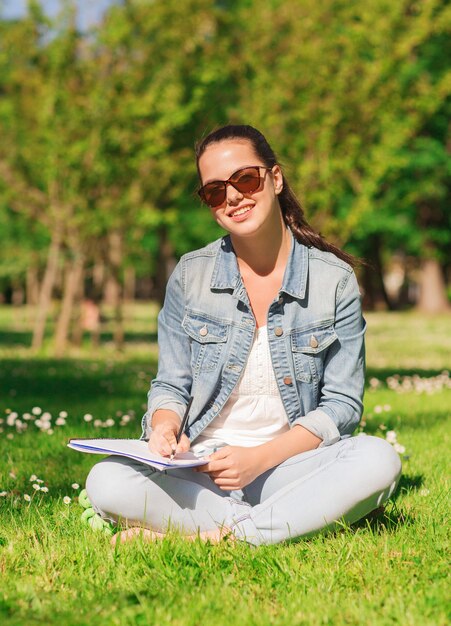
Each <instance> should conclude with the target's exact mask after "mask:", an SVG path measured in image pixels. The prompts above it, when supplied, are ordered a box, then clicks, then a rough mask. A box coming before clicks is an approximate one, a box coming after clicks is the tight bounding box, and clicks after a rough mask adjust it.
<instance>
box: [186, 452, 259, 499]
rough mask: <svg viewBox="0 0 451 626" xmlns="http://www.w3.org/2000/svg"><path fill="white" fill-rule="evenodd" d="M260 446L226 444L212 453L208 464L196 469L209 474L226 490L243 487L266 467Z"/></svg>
mask: <svg viewBox="0 0 451 626" xmlns="http://www.w3.org/2000/svg"><path fill="white" fill-rule="evenodd" d="M260 448H261V446H256V447H253V448H243V447H241V446H225V447H224V448H221V449H220V450H218V451H217V452H214V453H213V454H211V455H210V457H209V462H208V465H201V466H200V467H197V468H196V470H197V471H198V472H206V473H207V474H209V475H210V477H211V479H212V480H213V482H214V483H215V484H216V485H218V487H220V489H223V490H224V491H231V490H233V489H242V488H243V487H245V486H246V485H249V483H251V482H252V481H253V480H255V479H256V478H257V476H260V474H262V473H263V472H264V471H265V469H266V468H265V467H264V466H263V462H262V452H261V449H260Z"/></svg>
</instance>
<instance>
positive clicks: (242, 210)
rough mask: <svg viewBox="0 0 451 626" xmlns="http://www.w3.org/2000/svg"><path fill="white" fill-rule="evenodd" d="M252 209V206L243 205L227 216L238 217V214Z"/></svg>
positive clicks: (243, 213)
mask: <svg viewBox="0 0 451 626" xmlns="http://www.w3.org/2000/svg"><path fill="white" fill-rule="evenodd" d="M251 210H252V206H250V205H248V206H243V207H241V208H239V209H237V210H236V211H232V212H231V213H229V217H238V216H240V215H245V214H246V213H249V211H251Z"/></svg>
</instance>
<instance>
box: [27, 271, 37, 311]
mask: <svg viewBox="0 0 451 626" xmlns="http://www.w3.org/2000/svg"><path fill="white" fill-rule="evenodd" d="M26 294H27V295H26V299H27V304H31V305H32V306H34V305H35V304H37V303H38V300H39V279H38V268H37V266H36V265H32V266H31V267H29V268H28V269H27V275H26Z"/></svg>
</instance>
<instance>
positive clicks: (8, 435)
mask: <svg viewBox="0 0 451 626" xmlns="http://www.w3.org/2000/svg"><path fill="white" fill-rule="evenodd" d="M6 438H7V439H14V435H13V434H12V433H8V434H7V435H6Z"/></svg>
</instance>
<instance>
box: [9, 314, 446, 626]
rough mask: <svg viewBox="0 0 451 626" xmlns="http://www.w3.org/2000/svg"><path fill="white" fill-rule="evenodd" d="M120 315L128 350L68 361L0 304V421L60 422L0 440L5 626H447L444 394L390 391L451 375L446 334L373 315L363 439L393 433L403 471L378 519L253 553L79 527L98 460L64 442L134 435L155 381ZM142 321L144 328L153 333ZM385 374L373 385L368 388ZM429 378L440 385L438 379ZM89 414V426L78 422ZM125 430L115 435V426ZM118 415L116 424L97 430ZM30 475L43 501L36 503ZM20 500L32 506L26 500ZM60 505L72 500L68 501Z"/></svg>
mask: <svg viewBox="0 0 451 626" xmlns="http://www.w3.org/2000/svg"><path fill="white" fill-rule="evenodd" d="M146 311H149V308H148V307H146V306H141V307H140V306H138V307H136V306H134V307H133V308H131V309H130V311H129V318H132V317H133V320H136V321H133V322H129V325H128V331H127V332H128V337H129V338H130V342H129V343H128V344H127V346H126V348H125V350H124V351H123V352H122V353H121V354H116V353H114V351H113V348H112V346H111V344H110V343H108V334H107V333H108V329H107V332H106V335H105V337H106V339H107V343H106V345H104V346H102V347H101V348H100V349H99V350H97V351H95V352H93V351H92V350H91V349H90V348H89V346H88V345H87V344H85V345H84V346H83V347H82V349H78V350H73V351H71V353H70V355H69V357H68V358H66V359H62V360H55V359H53V358H52V357H51V356H50V353H51V346H50V344H49V343H47V344H46V346H45V348H44V349H43V351H42V353H41V354H40V355H34V356H33V355H31V354H30V352H29V350H28V348H27V347H26V338H27V337H28V336H29V324H30V319H31V318H32V315H33V312H32V311H31V310H29V309H23V310H19V311H17V312H15V311H13V310H12V309H10V308H8V307H2V308H0V331H1V332H0V337H3V336H7V337H8V341H7V342H6V343H4V344H3V345H2V347H1V348H0V356H1V357H2V361H1V364H0V418H2V419H4V420H5V419H6V418H7V415H8V413H7V410H10V411H15V412H17V413H18V414H19V416H22V415H23V414H24V413H27V412H28V413H31V409H32V408H33V407H40V408H41V409H42V410H43V411H49V412H50V413H51V414H52V415H53V416H54V417H53V419H52V422H55V418H56V417H57V416H58V413H59V412H60V411H67V413H68V417H67V419H66V420H65V421H66V425H62V426H54V427H53V434H52V435H48V434H47V433H46V432H42V431H41V430H39V429H38V428H37V427H36V426H35V425H34V424H33V420H29V421H28V423H29V427H28V429H27V430H26V431H25V432H23V433H17V432H16V429H15V428H14V427H11V426H7V425H6V423H3V424H1V425H0V427H2V428H3V432H2V433H1V435H0V436H1V437H2V439H1V440H0V453H1V457H0V458H1V461H0V468H1V471H0V491H2V490H4V491H6V492H7V495H6V496H3V497H1V498H0V520H1V524H0V572H1V579H2V585H1V588H0V622H1V623H2V624H7V625H8V626H13V625H17V626H18V625H20V626H22V625H26V626H28V625H33V624H56V623H59V624H69V625H85V624H86V625H87V624H90V625H91V624H96V625H102V626H103V625H104V624H105V625H106V624H108V625H116V624H117V625H121V626H122V625H129V624H130V625H141V624H142V625H147V624H157V625H159V626H160V625H161V626H165V625H167V624H171V625H176V626H178V625H180V626H182V625H183V626H197V625H208V626H209V625H216V624H217V625H221V626H223V625H224V624H237V625H238V624H239V625H240V626H241V625H255V626H263V625H265V626H266V625H268V624H273V625H280V626H282V625H284V626H285V625H286V624H293V625H295V626H296V625H303V624H305V625H309V626H310V625H331V626H332V625H333V626H335V625H340V624H355V625H360V624H370V625H373V624H376V625H379V624H384V625H385V624H387V625H389V624H390V625H392V624H402V625H403V626H404V625H415V626H416V625H421V626H423V625H429V624H430V625H431V626H432V625H433V626H441V625H443V626H444V625H445V624H447V623H449V604H447V595H448V594H447V589H448V581H447V569H446V566H447V551H448V543H447V527H446V522H447V519H448V510H449V509H448V507H447V494H448V492H447V474H448V473H449V464H448V462H447V456H446V453H447V451H448V448H449V446H448V443H449V421H447V418H448V417H449V406H450V399H451V389H449V388H442V389H437V390H436V391H435V392H434V393H431V394H426V393H416V392H414V391H412V392H409V393H397V392H396V391H394V390H392V389H390V388H388V387H387V385H386V379H387V377H388V376H392V375H394V374H400V375H401V376H403V375H405V376H407V375H408V376H410V375H412V374H415V373H418V374H419V375H420V376H421V377H423V378H425V377H427V378H432V377H436V376H438V375H439V374H440V372H441V371H442V370H443V369H444V368H446V367H447V366H448V367H449V360H447V359H449V347H450V346H449V341H450V339H449V338H450V337H451V333H450V330H451V328H450V323H449V321H448V320H447V319H445V318H431V319H423V318H421V317H418V316H416V315H414V314H394V315H382V314H372V315H368V316H367V321H368V334H367V336H368V341H367V346H368V349H367V352H368V380H369V381H370V380H371V385H370V384H369V387H368V390H367V393H366V397H365V417H364V422H365V424H364V427H363V429H364V431H365V432H367V433H370V434H376V435H378V436H385V433H386V432H387V430H395V431H396V434H397V438H398V441H399V443H400V444H402V445H403V446H404V447H405V452H404V453H402V455H401V456H402V458H403V468H404V473H403V477H402V480H401V483H400V486H399V489H398V491H397V493H396V495H395V497H394V498H393V500H392V501H391V502H390V504H389V505H388V507H387V508H386V512H385V514H382V515H379V516H376V517H374V518H367V519H365V520H362V521H360V522H359V523H357V524H354V525H353V526H351V527H343V528H342V529H341V530H340V531H338V532H335V533H333V534H332V533H331V534H320V535H318V536H316V537H314V538H312V539H309V540H300V541H298V542H296V543H292V544H286V545H277V546H262V547H259V548H251V547H249V546H247V545H243V544H222V545H219V546H212V545H208V544H207V545H205V544H201V543H197V542H195V543H192V544H191V543H186V542H184V541H183V540H182V539H180V538H179V537H177V536H171V537H168V538H167V539H165V540H164V541H163V542H162V543H159V544H153V545H152V544H143V543H141V542H140V541H137V542H135V543H133V544H129V545H124V546H119V547H118V548H117V549H116V550H113V549H112V548H111V547H110V544H109V540H108V538H106V537H104V536H102V535H100V534H97V533H94V532H93V531H91V530H90V529H89V528H87V527H85V526H83V525H82V523H81V522H80V513H81V510H82V509H81V508H80V507H79V505H78V503H77V493H78V490H77V489H74V488H72V486H71V485H72V484H73V483H78V484H79V485H80V486H83V484H84V480H85V477H86V475H87V473H88V471H89V469H90V467H91V466H92V464H93V462H94V461H93V459H92V457H90V456H88V455H83V454H78V453H76V452H73V451H71V450H69V449H68V448H67V447H66V442H67V440H68V439H69V438H70V437H73V436H80V437H83V436H87V437H89V436H102V435H107V436H126V437H134V436H138V435H139V434H140V426H139V422H140V417H141V414H142V412H143V404H144V402H145V399H146V392H147V388H148V382H149V379H150V377H151V376H152V374H153V373H154V372H155V367H156V348H155V345H154V344H152V345H151V344H150V342H151V340H152V339H153V335H154V332H155V327H154V320H153V319H152V320H150V319H149V321H148V323H147V325H146V314H147V313H146ZM147 326H148V328H147ZM375 379H378V380H379V381H380V383H376V382H375ZM437 380H438V379H437ZM86 413H90V414H92V415H93V418H94V419H93V421H91V422H86V421H85V420H84V419H83V416H84V415H85V414H86ZM123 414H127V415H129V416H130V420H129V421H128V423H127V424H125V425H123V426H121V425H120V421H121V416H122V415H123ZM108 418H109V419H110V420H114V425H112V426H111V427H109V428H106V427H105V426H99V425H97V426H96V425H95V421H94V420H95V419H98V420H102V423H103V424H105V421H106V420H107V419H108ZM7 435H13V438H7ZM32 474H35V475H37V476H38V477H39V478H41V479H43V480H44V483H42V484H44V485H47V486H48V488H49V491H48V493H43V492H40V491H39V492H34V490H33V489H32V482H30V480H29V478H30V476H31V475H32ZM24 494H29V495H30V496H31V497H32V499H31V502H29V503H28V502H26V501H25V499H24V497H23V496H24ZM65 496H69V497H70V498H71V503H70V504H64V502H63V498H64V497H65Z"/></svg>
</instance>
